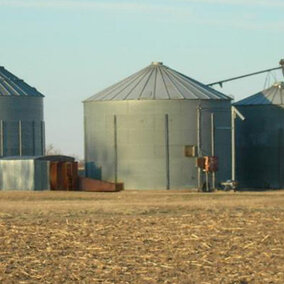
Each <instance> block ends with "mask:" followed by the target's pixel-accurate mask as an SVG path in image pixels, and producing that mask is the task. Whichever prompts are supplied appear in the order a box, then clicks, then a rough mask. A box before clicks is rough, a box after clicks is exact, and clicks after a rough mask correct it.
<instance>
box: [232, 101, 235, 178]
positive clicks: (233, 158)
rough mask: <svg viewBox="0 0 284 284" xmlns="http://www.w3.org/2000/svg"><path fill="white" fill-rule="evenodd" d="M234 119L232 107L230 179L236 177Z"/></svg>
mask: <svg viewBox="0 0 284 284" xmlns="http://www.w3.org/2000/svg"><path fill="white" fill-rule="evenodd" d="M235 119H236V113H235V110H234V107H232V108H231V131H232V181H235V179H236V161H235V160H236V141H235Z"/></svg>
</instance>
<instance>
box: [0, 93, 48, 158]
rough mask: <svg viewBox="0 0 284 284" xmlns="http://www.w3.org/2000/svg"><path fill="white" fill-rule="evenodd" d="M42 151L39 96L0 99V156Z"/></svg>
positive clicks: (1, 97)
mask: <svg viewBox="0 0 284 284" xmlns="http://www.w3.org/2000/svg"><path fill="white" fill-rule="evenodd" d="M44 152H45V126H44V122H43V98H42V97H28V96H27V97H23V96H21V97H16V96H11V97H5V96H0V156H4V157H5V156H38V155H43V154H44Z"/></svg>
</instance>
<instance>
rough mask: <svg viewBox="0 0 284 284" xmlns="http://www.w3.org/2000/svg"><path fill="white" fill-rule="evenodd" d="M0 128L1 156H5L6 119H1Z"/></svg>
mask: <svg viewBox="0 0 284 284" xmlns="http://www.w3.org/2000/svg"><path fill="white" fill-rule="evenodd" d="M0 128H1V130H0V131H1V156H2V157H3V156H4V121H3V120H1V123H0Z"/></svg>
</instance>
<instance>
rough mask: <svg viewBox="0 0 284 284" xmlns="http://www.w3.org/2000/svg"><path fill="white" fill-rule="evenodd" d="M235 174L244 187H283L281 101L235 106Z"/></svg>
mask: <svg viewBox="0 0 284 284" xmlns="http://www.w3.org/2000/svg"><path fill="white" fill-rule="evenodd" d="M236 107H237V109H238V110H239V111H240V112H241V113H242V114H243V115H244V116H245V117H246V120H245V121H239V120H236V157H237V159H236V174H237V180H238V181H239V182H240V186H241V187H244V188H264V189H267V188H284V160H283V157H284V156H283V155H284V107H283V105H262V106H261V105H255V106H239V105H238V106H236Z"/></svg>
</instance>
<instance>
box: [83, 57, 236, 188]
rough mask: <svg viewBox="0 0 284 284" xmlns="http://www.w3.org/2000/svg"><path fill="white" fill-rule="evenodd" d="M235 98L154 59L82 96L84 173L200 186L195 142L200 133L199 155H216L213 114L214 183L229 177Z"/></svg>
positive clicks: (134, 183) (147, 183) (139, 184)
mask: <svg viewBox="0 0 284 284" xmlns="http://www.w3.org/2000/svg"><path fill="white" fill-rule="evenodd" d="M230 105H231V98H230V97H228V96H226V95H224V94H222V93H220V92H218V91H216V90H214V89H212V88H210V87H207V86H206V85H204V84H202V83H200V82H198V81H196V80H193V79H191V78H189V77H187V76H185V75H183V74H181V73H179V72H177V71H175V70H173V69H171V68H169V67H167V66H165V65H163V64H162V63H159V62H156V63H152V64H151V65H150V66H148V67H146V68H144V69H143V70H141V71H139V72H137V73H135V74H134V75H132V76H130V77H128V78H126V79H125V80H123V81H121V82H119V83H117V84H115V85H113V86H111V87H109V88H107V89H106V90H104V91H102V92H100V93H98V94H96V95H94V96H92V97H91V98H89V99H87V100H85V101H84V119H85V160H86V175H87V177H91V178H96V179H101V180H105V181H109V182H123V183H124V186H125V188H126V189H183V188H196V187H197V183H198V176H197V175H198V173H197V168H196V156H197V154H196V153H194V152H195V151H194V149H196V146H197V140H198V138H197V136H198V137H200V153H198V154H199V155H205V156H206V155H210V154H211V146H212V140H211V114H212V113H213V114H214V115H215V139H214V142H215V152H216V153H215V155H216V156H218V157H219V171H218V173H217V183H218V182H220V181H224V180H226V179H228V178H229V177H230V156H231V148H230V143H231V138H230V131H229V130H228V128H229V127H230ZM198 112H200V118H199V119H198V118H197V117H198V115H197V114H198ZM199 120H200V135H198V134H197V133H198V129H197V128H198V121H199ZM185 152H191V154H192V156H193V157H192V158H189V157H187V156H186V155H185ZM202 178H204V177H202Z"/></svg>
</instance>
